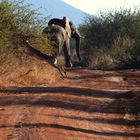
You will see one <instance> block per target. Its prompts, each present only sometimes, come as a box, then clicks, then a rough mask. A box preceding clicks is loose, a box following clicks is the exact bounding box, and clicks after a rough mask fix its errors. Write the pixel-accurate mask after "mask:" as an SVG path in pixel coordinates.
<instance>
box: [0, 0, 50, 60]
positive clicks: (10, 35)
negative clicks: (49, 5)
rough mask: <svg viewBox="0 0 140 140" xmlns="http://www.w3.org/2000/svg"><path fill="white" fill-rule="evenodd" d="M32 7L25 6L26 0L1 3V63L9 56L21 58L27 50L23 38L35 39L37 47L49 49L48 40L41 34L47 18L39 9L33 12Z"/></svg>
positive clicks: (6, 0) (8, 0)
mask: <svg viewBox="0 0 140 140" xmlns="http://www.w3.org/2000/svg"><path fill="white" fill-rule="evenodd" d="M30 6H31V5H29V4H25V1H24V0H1V1H0V36H1V38H0V58H1V59H0V62H1V63H2V62H3V59H6V57H5V56H8V55H10V56H11V57H14V56H17V57H21V55H22V53H23V52H24V50H25V48H23V38H31V39H30V40H31V41H32V40H33V39H34V40H35V41H34V42H35V43H36V46H37V45H38V47H39V48H40V47H41V46H42V47H43V48H45V47H47V46H48V47H49V43H48V40H47V38H46V37H43V36H42V34H41V31H42V28H43V27H44V26H45V21H46V19H47V17H45V18H43V17H42V16H41V15H40V14H39V12H38V9H34V10H32V9H31V8H30ZM42 40H44V41H42ZM43 45H44V46H43ZM48 49H49V48H48ZM7 59H9V57H8V58H7Z"/></svg>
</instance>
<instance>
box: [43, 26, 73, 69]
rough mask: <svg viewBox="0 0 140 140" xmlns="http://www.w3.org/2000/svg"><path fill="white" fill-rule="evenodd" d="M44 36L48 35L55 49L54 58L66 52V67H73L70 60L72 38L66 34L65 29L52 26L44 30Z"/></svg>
mask: <svg viewBox="0 0 140 140" xmlns="http://www.w3.org/2000/svg"><path fill="white" fill-rule="evenodd" d="M43 34H46V35H47V36H48V38H49V40H50V42H51V44H52V46H53V48H54V50H53V52H54V53H53V56H54V57H55V58H57V56H58V55H59V54H60V53H61V52H62V50H63V51H64V56H65V67H71V66H72V64H71V60H70V37H69V36H68V34H67V33H66V31H65V29H64V28H63V27H61V26H59V25H54V24H52V25H50V26H48V27H46V28H45V29H44V30H43Z"/></svg>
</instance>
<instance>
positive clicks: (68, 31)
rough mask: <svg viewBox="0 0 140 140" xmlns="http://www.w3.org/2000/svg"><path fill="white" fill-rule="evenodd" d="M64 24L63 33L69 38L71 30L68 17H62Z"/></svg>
mask: <svg viewBox="0 0 140 140" xmlns="http://www.w3.org/2000/svg"><path fill="white" fill-rule="evenodd" d="M63 20H64V23H65V31H66V33H67V35H68V37H69V38H70V37H71V28H70V20H69V18H68V17H63Z"/></svg>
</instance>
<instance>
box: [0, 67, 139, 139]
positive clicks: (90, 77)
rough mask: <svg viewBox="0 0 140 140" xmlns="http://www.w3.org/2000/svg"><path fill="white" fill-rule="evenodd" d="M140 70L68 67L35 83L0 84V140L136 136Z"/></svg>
mask: <svg viewBox="0 0 140 140" xmlns="http://www.w3.org/2000/svg"><path fill="white" fill-rule="evenodd" d="M139 111H140V71H132V70H131V71H101V70H87V69H78V70H69V72H68V78H67V79H65V80H60V81H56V83H54V84H52V85H49V86H48V85H44V86H39V87H8V88H2V87H1V88H0V140H139V139H140V127H139V126H140V117H139Z"/></svg>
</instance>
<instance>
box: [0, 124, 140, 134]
mask: <svg viewBox="0 0 140 140" xmlns="http://www.w3.org/2000/svg"><path fill="white" fill-rule="evenodd" d="M9 127H14V128H25V127H28V128H34V127H35V128H56V129H63V130H69V131H76V132H82V133H87V134H94V135H100V136H122V137H140V134H137V133H127V132H117V131H111V132H99V131H95V130H87V129H83V128H75V127H71V126H65V125H59V124H45V123H33V124H27V123H21V124H18V125H1V126H0V128H9Z"/></svg>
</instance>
